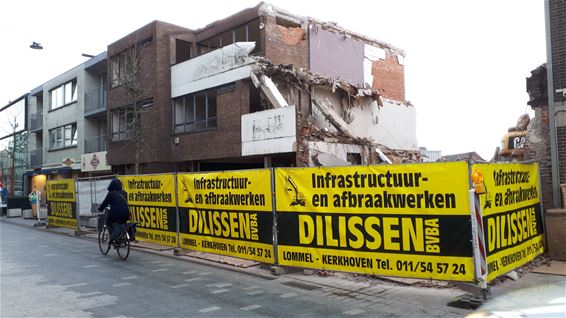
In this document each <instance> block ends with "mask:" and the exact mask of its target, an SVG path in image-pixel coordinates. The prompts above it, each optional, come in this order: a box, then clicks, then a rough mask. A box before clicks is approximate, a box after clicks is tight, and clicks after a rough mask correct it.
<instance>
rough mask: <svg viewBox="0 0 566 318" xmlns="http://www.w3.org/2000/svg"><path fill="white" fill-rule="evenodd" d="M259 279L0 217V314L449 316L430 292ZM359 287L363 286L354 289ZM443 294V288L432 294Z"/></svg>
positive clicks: (451, 313) (457, 312)
mask: <svg viewBox="0 0 566 318" xmlns="http://www.w3.org/2000/svg"><path fill="white" fill-rule="evenodd" d="M350 287H352V288H350V290H347V289H341V288H338V287H332V286H326V287H324V286H322V285H318V284H308V283H305V282H301V281H298V280H294V279H290V278H288V277H285V276H279V277H276V276H273V277H268V278H262V277H258V276H255V275H247V274H244V273H240V272H235V271H230V270H226V269H223V268H219V267H215V266H207V265H203V264H198V263H193V262H187V261H182V260H176V259H173V258H168V257H163V256H160V255H154V254H150V253H144V252H142V251H139V250H132V252H131V254H130V257H129V258H128V260H127V261H125V262H124V261H121V260H120V259H119V258H118V257H117V255H116V252H115V251H114V250H111V251H110V253H109V254H108V255H107V256H103V255H101V254H100V253H99V251H98V246H97V243H96V242H94V241H92V240H85V239H79V238H76V237H71V236H64V235H60V234H54V233H51V232H47V231H41V230H34V229H31V228H28V227H23V226H19V225H14V224H10V223H8V222H0V316H1V317H30V316H31V317H283V316H285V317H287V316H293V317H295V316H297V317H298V316H300V317H398V316H402V317H411V316H412V317H424V316H427V317H431V316H437V317H450V316H462V314H465V313H467V312H466V311H461V310H458V309H455V308H449V307H446V306H444V304H445V300H444V299H439V297H438V296H439V294H438V293H439V291H438V290H436V291H434V290H427V289H421V290H417V289H415V288H411V289H403V288H402V287H392V286H370V287H368V285H367V284H365V285H364V286H363V288H358V287H356V284H355V283H352V284H351V286H350ZM362 289H363V290H362ZM441 296H443V297H444V298H446V293H444V294H442V295H441Z"/></svg>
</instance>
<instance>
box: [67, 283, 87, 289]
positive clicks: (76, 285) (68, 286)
mask: <svg viewBox="0 0 566 318" xmlns="http://www.w3.org/2000/svg"><path fill="white" fill-rule="evenodd" d="M79 286H86V283H78V284H72V285H63V287H65V288H70V287H79Z"/></svg>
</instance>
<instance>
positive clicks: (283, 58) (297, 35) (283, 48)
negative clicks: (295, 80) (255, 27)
mask: <svg viewBox="0 0 566 318" xmlns="http://www.w3.org/2000/svg"><path fill="white" fill-rule="evenodd" d="M261 20H262V21H264V25H265V27H264V31H263V33H264V38H265V39H264V43H265V54H264V56H265V57H266V58H268V59H270V60H271V61H272V62H273V63H277V64H293V65H294V66H295V67H302V68H308V67H309V63H308V47H309V43H308V40H307V32H306V30H305V29H304V28H303V27H302V26H300V25H288V24H287V25H282V22H281V21H277V19H276V18H275V17H273V16H262V17H261ZM278 22H279V23H278Z"/></svg>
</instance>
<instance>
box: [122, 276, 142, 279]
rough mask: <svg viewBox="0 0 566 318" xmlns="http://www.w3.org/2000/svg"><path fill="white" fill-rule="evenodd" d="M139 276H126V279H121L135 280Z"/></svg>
mask: <svg viewBox="0 0 566 318" xmlns="http://www.w3.org/2000/svg"><path fill="white" fill-rule="evenodd" d="M138 277H139V276H136V275H133V276H126V277H122V279H136V278H138Z"/></svg>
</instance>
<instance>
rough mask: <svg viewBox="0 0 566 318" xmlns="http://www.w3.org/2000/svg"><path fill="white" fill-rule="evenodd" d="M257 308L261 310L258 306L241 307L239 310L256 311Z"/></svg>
mask: <svg viewBox="0 0 566 318" xmlns="http://www.w3.org/2000/svg"><path fill="white" fill-rule="evenodd" d="M258 308H261V306H260V305H249V306H246V307H241V308H240V309H241V310H245V311H248V310H254V309H258Z"/></svg>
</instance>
